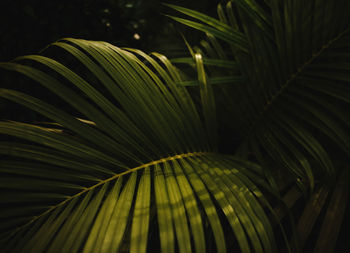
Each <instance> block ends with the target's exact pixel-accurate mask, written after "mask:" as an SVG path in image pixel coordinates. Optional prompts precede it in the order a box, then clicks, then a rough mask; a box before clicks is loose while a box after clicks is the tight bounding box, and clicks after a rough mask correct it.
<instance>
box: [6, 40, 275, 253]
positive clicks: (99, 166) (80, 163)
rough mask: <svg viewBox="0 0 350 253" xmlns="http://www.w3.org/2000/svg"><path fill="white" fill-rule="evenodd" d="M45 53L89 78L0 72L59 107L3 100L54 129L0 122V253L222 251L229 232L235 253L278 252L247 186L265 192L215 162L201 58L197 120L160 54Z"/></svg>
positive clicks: (17, 97) (252, 174) (231, 163)
mask: <svg viewBox="0 0 350 253" xmlns="http://www.w3.org/2000/svg"><path fill="white" fill-rule="evenodd" d="M52 46H53V47H56V48H58V49H61V50H64V52H65V53H68V54H69V55H71V56H73V57H74V59H76V60H77V61H78V62H79V63H81V64H82V65H83V66H84V67H85V68H86V69H85V70H86V71H87V72H89V74H90V75H92V76H93V77H94V78H93V79H92V80H93V82H92V81H90V80H88V76H89V75H87V76H83V75H80V73H79V74H78V72H75V71H73V69H71V68H69V67H67V66H66V65H65V64H63V63H61V62H59V61H57V60H55V59H53V58H48V57H44V56H39V55H32V56H24V57H20V58H18V59H15V60H14V61H12V62H9V63H1V64H0V67H2V68H5V69H8V70H12V71H17V72H18V73H22V74H24V75H25V76H27V77H28V78H30V79H33V80H34V81H35V84H34V85H41V86H43V87H45V88H46V89H48V90H50V91H51V92H52V93H54V94H55V95H57V96H58V97H59V98H60V99H61V100H63V101H64V102H65V104H66V106H67V107H63V108H58V107H56V106H53V105H52V104H53V103H51V101H45V98H44V99H39V98H35V97H33V96H32V95H29V94H24V93H22V92H19V91H15V90H10V89H0V97H2V98H5V99H8V100H11V101H13V102H16V103H19V104H21V105H24V106H26V107H28V108H30V109H32V110H33V111H35V112H37V113H39V114H41V115H43V116H45V117H46V118H48V119H50V120H52V121H53V124H48V125H49V126H48V127H44V126H40V125H34V124H29V123H21V122H5V121H3V122H0V133H1V134H3V135H6V136H8V137H11V138H13V141H11V142H5V141H4V142H1V143H0V154H1V155H2V156H3V157H4V158H5V159H4V160H2V161H1V162H0V173H1V180H0V188H1V190H2V193H1V197H0V205H1V207H2V209H1V212H0V217H1V218H2V219H4V220H6V222H3V223H1V225H0V233H1V239H0V242H1V246H2V250H3V251H4V252H50V253H51V252H84V253H88V252H117V251H125V250H126V249H127V250H130V251H131V252H146V251H152V249H153V248H154V247H157V248H160V249H161V251H162V252H175V251H176V250H179V251H180V252H192V251H195V252H205V251H206V250H207V249H208V245H211V244H212V242H211V241H210V239H211V238H214V242H215V245H216V246H215V247H216V249H217V251H218V252H226V251H228V245H230V242H229V241H227V238H225V235H226V233H227V231H226V229H227V227H228V228H229V229H230V232H229V234H234V235H235V236H236V238H237V245H236V246H237V248H240V249H241V250H242V252H252V251H257V252H262V251H264V252H275V251H276V245H275V241H274V235H273V229H272V226H271V224H270V222H269V219H268V217H267V214H266V213H265V210H264V208H263V207H262V204H261V203H267V201H266V199H264V197H263V194H262V193H261V192H260V190H258V188H257V187H256V186H255V184H254V183H253V182H256V183H257V184H259V185H261V186H263V187H266V188H267V189H269V187H268V186H267V184H266V183H265V182H264V180H263V179H262V177H261V175H262V173H261V168H260V167H259V166H257V165H253V164H251V163H249V162H246V161H244V160H238V159H236V158H234V157H231V156H223V155H219V154H217V153H215V152H214V151H215V150H216V149H217V146H216V134H217V133H216V131H217V130H216V125H215V124H216V123H215V121H216V119H215V117H216V112H215V103H214V97H213V92H212V90H211V86H210V85H208V83H207V76H206V74H205V72H204V67H203V64H204V63H203V60H202V58H201V57H200V55H196V57H197V62H196V64H197V65H196V66H197V67H198V81H199V83H200V86H201V91H200V92H201V104H202V110H201V111H199V110H198V106H196V105H195V104H194V102H193V101H192V98H191V95H190V94H189V93H188V91H187V90H186V88H185V87H182V86H179V85H177V83H179V82H181V81H183V80H181V77H180V75H179V73H178V70H177V69H176V68H175V67H173V66H172V64H171V63H170V61H169V60H168V59H166V58H165V57H164V56H162V55H160V54H156V53H154V54H153V56H152V57H151V56H148V55H146V54H144V53H143V52H141V51H138V50H133V49H120V48H117V47H115V46H112V45H110V44H108V43H105V42H93V41H85V40H76V39H64V40H61V41H58V42H55V43H53V44H52ZM106 94H108V95H106ZM70 109H72V110H70ZM73 109H74V110H73ZM203 122H204V123H203ZM3 207H4V208H3ZM231 246H232V245H231Z"/></svg>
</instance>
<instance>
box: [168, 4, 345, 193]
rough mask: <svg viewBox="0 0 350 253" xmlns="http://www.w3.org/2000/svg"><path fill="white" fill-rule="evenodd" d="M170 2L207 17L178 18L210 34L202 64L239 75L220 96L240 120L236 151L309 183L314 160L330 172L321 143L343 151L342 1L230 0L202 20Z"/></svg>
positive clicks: (320, 168)
mask: <svg viewBox="0 0 350 253" xmlns="http://www.w3.org/2000/svg"><path fill="white" fill-rule="evenodd" d="M171 7H172V8H173V9H175V10H177V11H179V12H181V13H183V14H185V15H187V16H188V17H191V18H192V19H195V20H197V21H198V22H203V23H204V24H206V25H210V29H204V28H199V27H195V26H194V25H193V24H192V23H190V24H189V23H186V22H184V21H183V20H177V21H179V22H181V23H184V24H186V25H189V26H192V27H194V28H196V29H198V30H201V31H205V32H206V33H207V34H209V36H208V39H207V40H206V42H204V43H202V46H203V48H204V51H205V53H206V55H207V58H209V59H207V60H205V61H204V62H208V63H209V64H208V70H209V71H210V70H211V69H210V67H212V66H213V64H214V63H215V62H217V67H225V69H224V70H223V73H226V76H230V75H231V76H232V73H234V75H235V76H243V78H244V80H245V81H243V82H241V83H238V82H235V81H233V80H232V81H231V83H232V85H231V87H230V88H227V89H226V88H225V91H227V90H229V91H230V92H226V95H228V96H227V97H226V100H227V101H228V102H227V103H229V101H234V102H235V103H234V105H235V106H230V108H231V115H233V116H232V117H233V118H234V119H239V121H240V127H237V122H236V121H235V123H234V125H235V126H234V127H235V134H236V132H237V131H238V132H239V133H240V138H242V141H241V144H240V145H239V147H238V153H239V154H240V155H243V156H247V155H254V156H255V158H256V159H258V160H260V161H261V162H263V163H266V164H269V162H271V161H273V162H274V163H275V164H276V162H278V163H279V164H280V165H283V166H284V167H286V168H288V169H289V171H291V172H293V174H294V175H295V177H296V178H297V179H298V180H301V181H303V183H302V184H304V183H308V184H309V185H310V186H311V187H313V185H314V173H313V169H314V168H316V167H317V170H322V171H323V172H324V173H326V174H327V175H334V172H335V169H334V166H333V165H332V162H331V159H330V158H329V153H328V152H329V149H328V150H327V146H328V145H329V143H336V144H337V145H338V146H339V147H340V148H342V149H343V150H344V151H345V152H347V153H348V152H349V145H348V143H349V135H348V134H347V129H348V126H349V123H350V122H349V120H348V117H347V116H346V114H345V113H344V112H345V110H344V111H343V109H341V107H345V106H347V105H348V102H349V96H348V85H349V80H350V79H349V77H350V76H349V71H348V66H347V65H348V62H349V60H350V58H349V31H350V27H349V24H350V20H349V15H348V12H349V10H350V5H349V3H348V2H347V1H332V0H317V1H301V0H294V1H277V0H276V1H255V0H235V1H228V3H227V5H226V7H222V6H221V5H219V7H218V14H219V20H217V19H215V20H211V19H208V21H205V17H204V16H203V15H202V14H198V13H196V12H192V11H189V10H186V9H183V8H179V7H174V6H171ZM209 21H210V22H209ZM224 27H225V29H224ZM226 27H230V28H226ZM213 29H214V30H216V31H220V32H223V33H227V35H226V36H228V34H231V33H232V32H231V30H233V31H234V33H235V34H239V35H240V38H242V40H245V41H246V47H245V48H244V49H242V48H240V47H239V46H240V45H241V44H240V43H239V42H237V41H235V40H231V42H230V43H225V42H226V41H225V39H223V38H224V36H223V35H220V36H217V35H216V34H215V33H213V32H212V30H213ZM230 29H231V30H230ZM229 30H230V32H229ZM212 37H214V38H217V39H218V41H221V42H220V44H221V45H222V48H225V50H222V48H221V49H220V47H218V46H217V45H215V44H216V43H217V42H214V40H213V38H212ZM223 51H224V52H225V56H223V55H222V52H223ZM204 59H205V58H204ZM218 59H221V60H222V61H225V64H224V65H223V63H224V62H222V61H218ZM176 61H177V62H184V60H175V62H176ZM227 61H230V62H231V64H233V63H237V64H238V66H239V67H240V68H239V69H238V70H237V68H236V67H235V66H236V65H232V66H233V67H232V72H228V71H227V67H228V66H229V65H227V64H228V62H227ZM209 65H210V66H209ZM237 71H238V73H237ZM209 80H210V79H209ZM335 104H337V106H336V105H335ZM224 117H227V115H224ZM320 136H321V137H322V138H319V137H320ZM323 136H326V139H328V140H330V142H329V141H327V142H325V141H324V139H325V138H323ZM321 139H322V141H321ZM267 157H271V158H272V160H268V159H266V158H267Z"/></svg>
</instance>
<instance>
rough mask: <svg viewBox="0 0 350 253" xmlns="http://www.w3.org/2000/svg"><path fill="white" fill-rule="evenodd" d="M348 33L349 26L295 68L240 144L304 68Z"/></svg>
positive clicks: (253, 130) (249, 135)
mask: <svg viewBox="0 0 350 253" xmlns="http://www.w3.org/2000/svg"><path fill="white" fill-rule="evenodd" d="M349 31H350V26H349V27H348V28H346V29H345V30H344V31H342V32H340V33H339V34H338V35H337V36H336V37H334V38H333V39H330V40H329V41H328V43H326V44H324V45H323V46H322V47H321V48H320V50H319V51H318V52H316V53H314V54H312V57H311V58H310V59H308V60H307V61H306V62H305V63H304V64H302V65H301V67H298V68H297V71H296V72H294V73H292V74H291V75H290V76H289V78H288V79H287V80H286V81H285V83H284V84H283V85H282V86H281V88H280V90H279V91H277V93H276V94H275V95H274V96H273V97H272V98H271V99H270V100H269V101H267V103H266V104H265V106H264V108H263V110H262V111H261V113H260V115H259V116H258V118H257V119H256V121H255V123H254V124H253V126H252V127H251V128H250V129H249V130H248V131H247V133H248V134H247V135H246V137H245V138H244V140H243V141H242V143H245V142H246V141H247V140H248V139H249V138H250V137H251V136H252V135H253V133H255V129H256V128H257V127H258V126H259V125H260V123H261V122H262V121H263V120H264V119H265V115H266V113H267V112H268V111H269V110H270V108H271V105H272V104H273V103H274V102H275V101H276V100H277V99H278V98H279V97H280V96H281V94H282V93H283V91H285V90H286V89H287V88H288V87H289V85H290V84H291V83H292V82H293V81H294V80H295V79H296V78H297V77H298V76H299V75H300V73H302V72H303V71H304V69H305V68H307V67H308V66H309V65H310V64H311V63H312V62H313V61H314V60H315V59H316V58H318V57H319V56H320V55H321V54H322V53H323V52H324V51H325V50H327V49H328V48H329V47H330V46H331V45H332V44H333V43H334V42H336V41H337V40H339V39H340V38H341V37H342V36H344V35H345V34H346V33H348V32H349Z"/></svg>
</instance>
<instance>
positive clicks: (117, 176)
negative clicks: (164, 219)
mask: <svg viewBox="0 0 350 253" xmlns="http://www.w3.org/2000/svg"><path fill="white" fill-rule="evenodd" d="M208 154H212V153H211V152H190V153H183V154H179V155H174V156H169V157H166V158H162V159H159V160H156V161H152V162H149V163H146V164H142V165H140V166H137V167H134V168H132V169H129V170H127V171H124V172H122V173H118V174H115V175H113V176H112V177H109V178H107V179H105V180H101V181H100V182H98V183H97V184H94V185H92V186H90V187H86V188H84V189H83V190H82V191H80V192H78V193H76V194H74V195H72V196H70V197H68V198H67V199H65V200H63V201H61V202H60V203H58V204H56V205H54V206H51V207H50V208H49V209H48V210H46V211H45V212H43V213H41V214H39V215H37V216H34V217H33V218H32V219H31V220H30V221H29V222H27V223H25V224H24V225H22V226H20V227H18V228H17V229H15V230H14V231H13V232H12V233H11V236H12V235H14V234H15V233H17V232H18V231H20V230H22V229H23V228H25V227H27V226H28V225H30V224H32V223H33V222H35V221H36V220H38V219H39V218H41V217H43V216H45V215H46V214H48V213H50V212H52V211H53V210H55V209H56V208H58V207H60V206H63V205H64V204H66V203H67V202H69V201H71V200H73V199H75V198H77V197H79V196H81V195H83V194H84V193H86V192H89V191H91V190H93V189H95V188H97V187H99V186H101V185H103V184H106V183H107V182H110V181H112V180H115V179H118V178H119V177H121V176H124V175H127V174H130V173H132V172H135V171H138V170H141V169H144V168H147V167H149V166H153V165H156V164H160V163H165V162H168V161H172V160H178V159H183V158H186V157H194V156H203V155H208Z"/></svg>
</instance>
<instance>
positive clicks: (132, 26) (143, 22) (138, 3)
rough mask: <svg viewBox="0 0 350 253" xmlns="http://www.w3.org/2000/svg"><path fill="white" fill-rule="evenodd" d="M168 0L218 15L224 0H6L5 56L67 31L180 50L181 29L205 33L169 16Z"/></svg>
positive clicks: (0, 29) (0, 31)
mask: <svg viewBox="0 0 350 253" xmlns="http://www.w3.org/2000/svg"><path fill="white" fill-rule="evenodd" d="M162 2H167V3H172V4H177V5H181V6H185V7H187V8H191V9H195V10H198V11H201V12H204V13H207V14H211V15H213V16H216V5H217V3H218V2H219V1H210V0H192V1H186V0H167V1H160V0H70V1H68V0H61V1H57V0H1V1H0V61H1V62H3V61H9V60H11V59H13V58H15V57H17V56H20V55H26V54H35V53H37V52H39V51H40V50H41V49H43V48H44V47H45V46H47V45H48V44H50V43H52V42H54V41H56V40H58V39H60V38H64V37H72V38H81V39H88V40H102V41H107V42H110V43H112V44H114V45H117V46H127V47H134V48H139V49H142V50H145V51H147V52H149V51H152V50H156V51H161V52H162V51H163V52H168V53H170V54H172V53H174V54H176V52H179V50H180V47H181V46H183V42H182V39H181V36H180V35H179V31H181V32H184V33H185V35H189V34H190V36H186V38H188V39H189V40H195V39H196V36H199V35H193V30H191V29H186V28H185V27H183V26H182V25H177V24H175V22H173V21H171V20H170V19H169V18H168V17H165V16H164V14H171V13H172V14H175V12H173V11H172V10H171V9H169V8H168V7H165V6H164V5H162V4H161V3H162ZM175 15H179V14H178V13H177V14H175ZM186 33H187V34H186ZM135 34H137V35H135Z"/></svg>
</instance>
